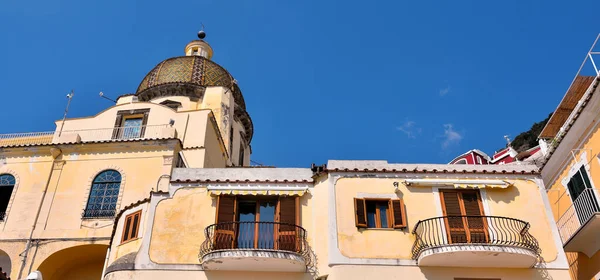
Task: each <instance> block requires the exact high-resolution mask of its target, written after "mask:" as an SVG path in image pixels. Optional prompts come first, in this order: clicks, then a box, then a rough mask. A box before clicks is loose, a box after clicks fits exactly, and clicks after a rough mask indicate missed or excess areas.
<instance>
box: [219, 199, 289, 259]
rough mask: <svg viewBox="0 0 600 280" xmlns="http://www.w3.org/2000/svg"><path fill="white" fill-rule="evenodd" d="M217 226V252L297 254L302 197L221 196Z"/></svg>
mask: <svg viewBox="0 0 600 280" xmlns="http://www.w3.org/2000/svg"><path fill="white" fill-rule="evenodd" d="M273 212H274V213H273ZM216 222H217V225H216V227H215V237H214V238H215V241H214V246H215V249H232V248H242V247H243V248H257V249H276V250H286V251H296V250H297V248H299V238H298V236H299V235H298V234H299V233H298V227H297V226H298V225H299V224H300V197H298V196H279V197H274V196H272V197H268V196H264V197H261V196H258V197H249V196H231V195H221V196H219V197H218V201H217V218H216ZM254 222H256V223H254Z"/></svg>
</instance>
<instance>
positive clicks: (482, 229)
mask: <svg viewBox="0 0 600 280" xmlns="http://www.w3.org/2000/svg"><path fill="white" fill-rule="evenodd" d="M460 194H461V196H462V202H463V205H464V209H465V211H464V213H465V215H467V216H483V209H482V205H481V197H480V196H479V191H462V192H461V193H460ZM467 229H468V232H469V240H470V241H471V242H477V243H485V242H487V238H488V235H487V230H486V223H485V218H479V217H467Z"/></svg>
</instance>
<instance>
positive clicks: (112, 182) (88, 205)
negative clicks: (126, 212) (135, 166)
mask: <svg viewBox="0 0 600 280" xmlns="http://www.w3.org/2000/svg"><path fill="white" fill-rule="evenodd" d="M109 171H113V172H116V173H117V174H119V181H118V182H119V187H118V190H117V194H116V198H117V201H116V202H115V208H114V209H107V210H102V209H100V210H93V209H90V199H91V198H92V193H93V191H94V185H95V184H103V185H106V187H105V188H104V190H105V191H106V189H107V188H108V184H114V183H116V182H117V181H105V182H96V180H97V179H98V177H99V176H100V175H102V174H104V173H105V172H109ZM122 183H123V174H121V172H120V171H118V170H116V169H104V170H102V171H100V172H98V173H97V174H96V176H94V179H92V182H91V185H90V189H89V192H88V196H87V201H86V203H85V208H84V210H83V215H82V218H83V219H106V218H111V219H112V218H114V217H115V215H116V212H117V208H118V204H119V195H120V194H121V186H122ZM101 205H104V202H102V204H101ZM111 210H112V211H114V213H113V215H112V216H108V215H99V216H94V215H88V212H89V211H111Z"/></svg>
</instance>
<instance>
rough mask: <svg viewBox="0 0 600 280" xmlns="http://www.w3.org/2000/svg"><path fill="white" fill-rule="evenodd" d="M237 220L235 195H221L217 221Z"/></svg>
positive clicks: (218, 203)
mask: <svg viewBox="0 0 600 280" xmlns="http://www.w3.org/2000/svg"><path fill="white" fill-rule="evenodd" d="M234 221H235V196H232V195H220V196H219V197H218V201H217V223H227V222H234Z"/></svg>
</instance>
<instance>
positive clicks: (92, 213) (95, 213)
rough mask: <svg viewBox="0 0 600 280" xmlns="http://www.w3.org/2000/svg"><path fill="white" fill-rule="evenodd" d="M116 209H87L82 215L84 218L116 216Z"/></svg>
mask: <svg viewBox="0 0 600 280" xmlns="http://www.w3.org/2000/svg"><path fill="white" fill-rule="evenodd" d="M115 214H116V210H114V209H112V210H91V209H86V210H84V211H83V215H82V217H83V218H84V219H95V218H114V217H115Z"/></svg>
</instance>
